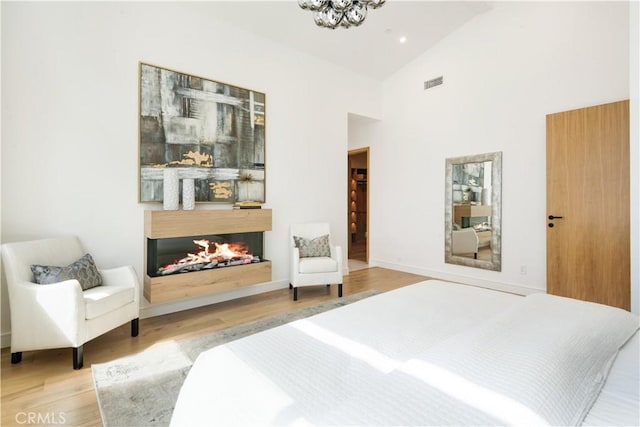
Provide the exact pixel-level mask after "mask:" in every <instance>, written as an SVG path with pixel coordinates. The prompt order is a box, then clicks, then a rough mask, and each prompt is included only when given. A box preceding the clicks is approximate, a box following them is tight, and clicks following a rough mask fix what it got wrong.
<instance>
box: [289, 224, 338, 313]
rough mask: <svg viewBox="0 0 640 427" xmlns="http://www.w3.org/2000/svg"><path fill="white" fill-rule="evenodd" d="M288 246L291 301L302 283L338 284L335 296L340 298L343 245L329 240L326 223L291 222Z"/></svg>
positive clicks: (313, 284)
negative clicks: (337, 244)
mask: <svg viewBox="0 0 640 427" xmlns="http://www.w3.org/2000/svg"><path fill="white" fill-rule="evenodd" d="M289 245H290V250H291V272H290V273H291V274H290V282H289V289H293V300H294V301H297V300H298V288H299V287H301V286H316V285H327V286H330V285H338V297H342V248H341V247H340V246H336V245H334V244H333V243H332V242H331V233H330V227H329V224H328V223H310V224H294V225H292V226H291V233H290V236H289Z"/></svg>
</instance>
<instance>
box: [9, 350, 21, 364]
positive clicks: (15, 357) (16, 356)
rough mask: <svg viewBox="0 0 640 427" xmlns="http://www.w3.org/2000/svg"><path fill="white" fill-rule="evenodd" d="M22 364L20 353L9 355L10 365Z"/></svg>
mask: <svg viewBox="0 0 640 427" xmlns="http://www.w3.org/2000/svg"><path fill="white" fill-rule="evenodd" d="M20 362H22V352H21V351H16V352H15V353H11V363H13V364H16V363H20Z"/></svg>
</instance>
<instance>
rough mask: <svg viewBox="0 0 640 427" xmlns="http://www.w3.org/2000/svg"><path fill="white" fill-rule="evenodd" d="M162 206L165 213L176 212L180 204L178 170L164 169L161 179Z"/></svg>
mask: <svg viewBox="0 0 640 427" xmlns="http://www.w3.org/2000/svg"><path fill="white" fill-rule="evenodd" d="M163 178H164V179H163V196H162V206H163V208H164V210H166V211H175V210H178V206H179V202H180V195H179V194H180V180H179V179H178V169H173V168H165V170H164V177H163Z"/></svg>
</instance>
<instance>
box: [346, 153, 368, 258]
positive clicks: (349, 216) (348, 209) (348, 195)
mask: <svg viewBox="0 0 640 427" xmlns="http://www.w3.org/2000/svg"><path fill="white" fill-rule="evenodd" d="M358 154H365V155H366V156H367V203H366V208H367V213H366V215H365V222H366V227H365V236H366V239H365V240H366V245H365V246H366V247H365V255H364V258H365V262H366V263H369V237H370V236H369V199H370V196H369V188H370V177H371V174H370V173H369V170H370V166H371V164H370V163H371V162H370V159H371V156H370V147H362V148H356V149H354V150H349V151H347V259H349V252H350V249H351V209H350V206H351V156H352V155H358Z"/></svg>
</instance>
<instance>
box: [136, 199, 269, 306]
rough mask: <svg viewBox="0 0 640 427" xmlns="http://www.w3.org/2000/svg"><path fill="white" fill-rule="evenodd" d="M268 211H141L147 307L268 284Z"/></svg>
mask: <svg viewBox="0 0 640 427" xmlns="http://www.w3.org/2000/svg"><path fill="white" fill-rule="evenodd" d="M269 230H271V210H270V209H243V210H241V209H239V210H194V211H145V275H144V296H145V298H146V299H147V300H148V301H149V302H151V303H158V302H166V301H170V300H175V299H180V298H186V297H194V296H201V295H205V294H212V293H217V292H223V291H229V290H232V289H237V288H240V287H244V286H249V285H253V284H258V283H264V282H269V281H271V262H270V261H268V260H266V259H265V254H264V232H265V231H269Z"/></svg>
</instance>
